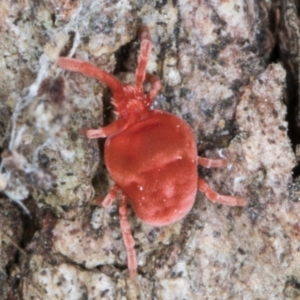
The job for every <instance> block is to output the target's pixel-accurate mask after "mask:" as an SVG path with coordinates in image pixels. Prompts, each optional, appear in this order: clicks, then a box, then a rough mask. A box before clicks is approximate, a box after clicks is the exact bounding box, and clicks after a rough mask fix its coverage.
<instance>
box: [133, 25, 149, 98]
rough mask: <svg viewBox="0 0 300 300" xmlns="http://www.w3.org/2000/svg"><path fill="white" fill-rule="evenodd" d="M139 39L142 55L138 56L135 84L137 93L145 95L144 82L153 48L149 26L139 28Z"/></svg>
mask: <svg viewBox="0 0 300 300" xmlns="http://www.w3.org/2000/svg"><path fill="white" fill-rule="evenodd" d="M138 35H139V39H140V43H141V50H140V55H139V58H138V66H137V69H136V71H135V85H136V89H137V93H138V94H140V95H141V96H142V95H143V93H144V92H143V82H144V80H145V77H146V66H147V63H148V60H149V55H150V52H151V48H152V42H151V37H150V32H149V29H148V27H147V26H142V27H141V28H140V30H139V34H138Z"/></svg>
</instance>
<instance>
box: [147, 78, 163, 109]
mask: <svg viewBox="0 0 300 300" xmlns="http://www.w3.org/2000/svg"><path fill="white" fill-rule="evenodd" d="M146 81H147V82H149V83H150V84H151V89H150V91H149V93H148V95H147V105H148V107H149V106H150V105H151V104H152V102H153V100H154V98H155V97H156V96H157V94H158V92H159V91H160V89H161V87H162V84H161V81H160V79H159V78H158V77H157V76H156V75H152V74H149V73H147V74H146Z"/></svg>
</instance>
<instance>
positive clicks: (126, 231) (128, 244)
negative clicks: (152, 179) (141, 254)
mask: <svg viewBox="0 0 300 300" xmlns="http://www.w3.org/2000/svg"><path fill="white" fill-rule="evenodd" d="M127 202H128V198H127V196H125V195H124V194H123V195H122V197H121V203H120V207H119V216H120V226H121V230H122V236H123V241H124V244H125V248H126V252H127V263H128V269H129V275H130V278H131V279H133V280H134V279H135V278H136V277H137V259H136V252H135V249H134V244H135V242H134V238H133V236H132V233H131V228H130V224H129V222H128V219H127Z"/></svg>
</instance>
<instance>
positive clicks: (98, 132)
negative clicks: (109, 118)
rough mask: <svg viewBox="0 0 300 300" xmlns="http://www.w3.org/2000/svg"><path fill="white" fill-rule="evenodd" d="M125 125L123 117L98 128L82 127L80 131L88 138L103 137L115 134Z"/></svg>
mask: <svg viewBox="0 0 300 300" xmlns="http://www.w3.org/2000/svg"><path fill="white" fill-rule="evenodd" d="M125 127H126V121H125V120H124V119H121V118H120V119H118V120H116V121H115V122H113V123H111V124H109V125H107V126H105V127H100V128H98V129H87V128H82V129H81V130H80V133H81V134H82V135H84V136H86V137H87V138H89V139H97V138H105V137H107V136H109V135H112V134H116V133H118V132H119V131H122V130H124V129H125Z"/></svg>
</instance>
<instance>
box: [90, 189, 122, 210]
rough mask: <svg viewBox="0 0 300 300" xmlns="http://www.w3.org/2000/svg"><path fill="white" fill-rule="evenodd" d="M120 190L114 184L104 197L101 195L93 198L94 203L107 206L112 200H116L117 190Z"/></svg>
mask: <svg viewBox="0 0 300 300" xmlns="http://www.w3.org/2000/svg"><path fill="white" fill-rule="evenodd" d="M120 191H121V190H120V188H119V187H118V186H117V185H116V184H114V185H113V186H112V187H111V189H110V190H109V192H108V193H107V195H106V196H105V198H104V199H103V197H98V198H96V199H95V200H94V202H95V204H97V205H99V206H101V205H102V206H104V207H109V206H111V204H112V203H113V201H114V200H116V198H117V196H118V192H120Z"/></svg>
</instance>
